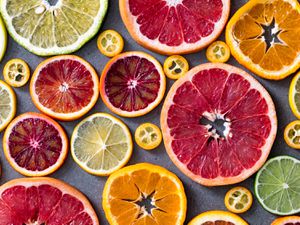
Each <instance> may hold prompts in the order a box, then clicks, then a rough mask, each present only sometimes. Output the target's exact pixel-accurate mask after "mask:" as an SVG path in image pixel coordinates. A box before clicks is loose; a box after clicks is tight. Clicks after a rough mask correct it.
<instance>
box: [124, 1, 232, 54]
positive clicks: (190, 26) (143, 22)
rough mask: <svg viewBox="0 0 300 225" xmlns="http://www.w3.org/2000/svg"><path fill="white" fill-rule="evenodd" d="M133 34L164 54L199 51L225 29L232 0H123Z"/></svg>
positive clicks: (126, 19) (126, 23) (128, 23)
mask: <svg viewBox="0 0 300 225" xmlns="http://www.w3.org/2000/svg"><path fill="white" fill-rule="evenodd" d="M119 5H120V11H121V16H122V19H123V22H124V23H125V26H126V27H127V29H128V31H129V33H130V34H131V36H132V37H133V38H134V39H135V40H136V41H137V42H138V43H139V44H141V45H143V46H144V47H146V48H149V49H151V50H153V51H156V52H159V53H162V54H168V55H173V54H186V53H191V52H196V51H198V50H200V49H202V48H204V47H206V46H207V45H209V44H210V43H211V42H212V41H214V40H215V39H216V38H217V37H218V36H219V35H220V33H221V32H222V30H223V28H224V26H225V24H226V22H227V19H228V16H229V10H230V1H229V0H147V1H140V0H119Z"/></svg>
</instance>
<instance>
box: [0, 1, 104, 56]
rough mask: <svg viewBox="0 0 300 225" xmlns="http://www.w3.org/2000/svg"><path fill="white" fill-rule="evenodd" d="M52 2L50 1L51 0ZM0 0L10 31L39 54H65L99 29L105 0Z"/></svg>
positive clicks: (88, 38) (17, 40) (76, 47)
mask: <svg viewBox="0 0 300 225" xmlns="http://www.w3.org/2000/svg"><path fill="white" fill-rule="evenodd" d="M53 2H54V1H53ZM55 2H56V3H55V4H52V3H51V2H49V1H45V0H3V1H1V4H0V11H1V14H2V16H3V19H4V22H5V23H6V27H7V29H8V31H9V33H10V35H11V36H12V37H13V38H14V39H15V41H16V42H18V43H19V44H20V45H22V46H23V47H24V48H26V49H27V50H28V51H30V52H32V53H34V54H36V55H41V56H49V55H59V54H68V53H71V52H74V51H76V50H78V49H79V48H81V47H82V46H83V45H84V44H85V43H86V42H87V41H89V40H90V39H91V38H92V37H93V36H94V35H95V34H96V33H97V32H98V30H99V28H100V26H101V24H102V21H103V19H104V16H105V14H106V11H107V5H108V0H87V1H77V0H57V1H55Z"/></svg>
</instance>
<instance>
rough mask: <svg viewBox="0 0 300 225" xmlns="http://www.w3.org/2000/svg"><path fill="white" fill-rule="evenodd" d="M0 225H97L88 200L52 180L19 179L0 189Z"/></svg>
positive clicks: (79, 193) (78, 192) (62, 183)
mask: <svg viewBox="0 0 300 225" xmlns="http://www.w3.org/2000/svg"><path fill="white" fill-rule="evenodd" d="M0 209H1V210H0V221H1V224H2V225H4V224H14V225H17V224H49V225H50V224H53V225H54V224H72V225H75V224H76V225H78V224H80V225H99V221H98V218H97V214H96V212H95V210H94V209H93V207H92V205H91V203H90V202H89V200H88V199H87V198H86V197H85V196H84V195H83V194H82V193H81V192H80V191H78V190H77V189H75V188H74V187H72V186H70V185H68V184H66V183H64V182H62V181H60V180H57V179H54V178H48V177H38V178H21V179H15V180H11V181H9V182H7V183H5V184H3V185H2V186H0Z"/></svg>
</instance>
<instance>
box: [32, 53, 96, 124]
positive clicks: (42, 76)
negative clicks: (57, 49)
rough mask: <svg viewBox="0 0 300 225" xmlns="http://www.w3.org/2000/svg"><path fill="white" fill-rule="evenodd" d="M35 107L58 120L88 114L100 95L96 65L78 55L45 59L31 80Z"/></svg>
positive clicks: (73, 118) (72, 118)
mask: <svg viewBox="0 0 300 225" xmlns="http://www.w3.org/2000/svg"><path fill="white" fill-rule="evenodd" d="M30 95H31V98H32V101H33V103H34V104H35V106H36V107H37V108H38V109H39V110H40V111H41V112H43V113H45V114H47V115H48V116H51V117H53V118H55V119H59V120H65V121H71V120H75V119H78V118H80V117H82V116H83V115H85V114H86V113H87V112H88V111H89V110H90V109H91V108H93V106H94V105H95V104H96V101H97V100H98V97H99V78H98V75H97V73H96V71H95V70H94V68H93V67H92V66H91V65H90V64H89V63H88V62H86V61H85V60H84V59H82V58H80V57H78V56H75V55H63V56H55V57H52V58H49V59H47V60H45V61H43V62H42V63H41V64H40V65H39V66H38V67H37V68H36V70H35V72H34V73H33V75H32V78H31V82H30Z"/></svg>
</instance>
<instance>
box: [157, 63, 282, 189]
mask: <svg viewBox="0 0 300 225" xmlns="http://www.w3.org/2000/svg"><path fill="white" fill-rule="evenodd" d="M161 126H162V131H163V137H164V142H165V146H166V149H167V152H168V154H169V156H170V158H171V159H172V161H173V162H174V163H175V164H176V165H177V166H178V167H179V169H181V171H182V172H184V173H185V174H186V175H187V176H189V177H190V178H191V179H193V180H194V181H196V182H199V183H200V184H203V185H207V186H217V185H226V184H233V183H238V182H241V181H243V180H245V179H246V178H248V177H249V176H251V175H252V174H253V173H255V172H256V171H257V170H258V169H259V168H260V167H261V166H262V165H263V163H264V162H265V161H266V159H267V157H268V155H269V152H270V150H271V147H272V145H273V142H274V139H275V136H276V131H277V117H276V112H275V108H274V104H273V101H272V99H271V97H270V95H269V94H268V92H267V91H266V90H265V89H264V88H263V87H262V86H261V85H260V84H259V83H258V82H257V81H256V80H255V79H254V78H253V77H252V76H250V75H248V74H247V73H246V72H244V71H242V70H240V69H238V68H235V67H233V66H230V65H226V64H211V63H209V64H203V65H200V66H198V67H195V68H194V69H192V70H191V71H189V72H188V73H187V74H186V75H185V76H184V77H183V78H181V79H179V80H178V81H177V82H176V83H175V84H174V85H173V86H172V88H171V90H170V92H169V94H168V96H167V98H166V101H165V103H164V106H163V109H162V113H161Z"/></svg>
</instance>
